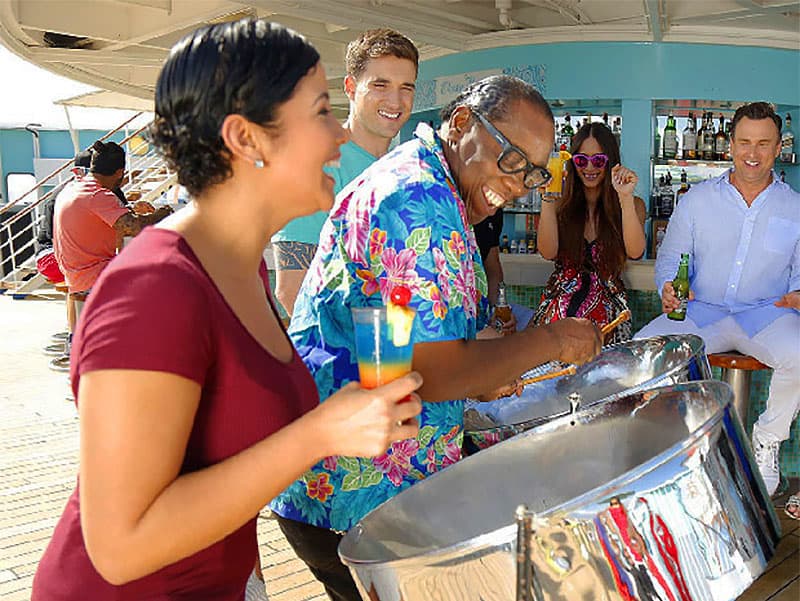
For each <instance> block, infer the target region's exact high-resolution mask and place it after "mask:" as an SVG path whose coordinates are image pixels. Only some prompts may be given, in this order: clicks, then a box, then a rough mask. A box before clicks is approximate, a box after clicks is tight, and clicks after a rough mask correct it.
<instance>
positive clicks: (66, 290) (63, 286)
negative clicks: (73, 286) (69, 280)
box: [53, 282, 69, 294]
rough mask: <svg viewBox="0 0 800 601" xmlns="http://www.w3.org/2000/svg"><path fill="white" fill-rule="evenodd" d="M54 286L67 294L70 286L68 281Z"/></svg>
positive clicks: (57, 290)
mask: <svg viewBox="0 0 800 601" xmlns="http://www.w3.org/2000/svg"><path fill="white" fill-rule="evenodd" d="M53 288H55V289H56V292H61V293H62V294H67V293H68V292H69V286H67V284H66V282H58V283H56V284H53Z"/></svg>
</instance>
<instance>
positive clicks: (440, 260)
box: [433, 246, 447, 274]
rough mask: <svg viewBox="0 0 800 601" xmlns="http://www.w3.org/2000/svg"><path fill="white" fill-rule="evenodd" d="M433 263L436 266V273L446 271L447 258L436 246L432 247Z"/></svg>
mask: <svg viewBox="0 0 800 601" xmlns="http://www.w3.org/2000/svg"><path fill="white" fill-rule="evenodd" d="M433 264H434V265H435V266H436V271H437V272H438V273H440V274H441V273H447V258H446V257H445V256H444V252H442V249H441V248H439V247H438V246H434V247H433Z"/></svg>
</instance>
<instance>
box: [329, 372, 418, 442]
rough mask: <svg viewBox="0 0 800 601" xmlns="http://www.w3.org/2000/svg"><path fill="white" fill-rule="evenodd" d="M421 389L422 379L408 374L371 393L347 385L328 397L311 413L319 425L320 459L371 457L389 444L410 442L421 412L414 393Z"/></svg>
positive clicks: (354, 384) (416, 374) (356, 385)
mask: <svg viewBox="0 0 800 601" xmlns="http://www.w3.org/2000/svg"><path fill="white" fill-rule="evenodd" d="M421 385H422V376H420V375H419V373H417V372H411V373H409V374H407V375H405V376H403V377H402V378H398V379H397V380H395V381H393V382H391V383H389V384H385V385H384V386H379V387H378V388H374V389H372V390H366V389H364V388H361V387H360V386H359V385H358V383H357V382H351V383H350V384H347V385H346V386H344V387H343V388H342V389H340V390H339V391H337V392H336V393H334V394H332V395H331V396H330V397H328V399H327V400H326V401H325V402H324V403H322V404H321V405H320V406H319V407H317V408H316V409H314V411H315V412H316V411H318V412H319V418H320V423H321V424H322V428H320V434H321V440H320V444H321V445H322V450H323V451H324V454H323V456H324V457H327V456H329V455H346V456H350V457H374V456H376V455H380V454H381V453H383V452H385V451H386V449H388V448H389V445H390V444H391V443H393V442H398V441H400V440H406V439H407V438H414V437H415V436H416V435H417V433H418V432H419V424H418V422H417V420H416V419H415V418H416V416H417V415H419V413H420V411H422V401H421V400H420V398H419V395H417V394H416V393H414V391H415V390H416V389H417V388H419V387H420V386H421ZM406 397H409V398H408V400H406Z"/></svg>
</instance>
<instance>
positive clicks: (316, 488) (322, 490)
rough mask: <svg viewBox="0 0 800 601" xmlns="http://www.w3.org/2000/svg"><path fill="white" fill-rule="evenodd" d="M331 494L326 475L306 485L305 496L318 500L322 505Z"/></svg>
mask: <svg viewBox="0 0 800 601" xmlns="http://www.w3.org/2000/svg"><path fill="white" fill-rule="evenodd" d="M332 494H333V486H331V485H330V484H329V483H328V474H320V475H319V476H317V477H316V478H314V479H313V480H309V481H308V482H307V483H306V495H308V496H309V497H310V498H312V499H318V500H319V502H320V503H324V502H325V500H326V499H327V498H328V497H329V496H330V495H332Z"/></svg>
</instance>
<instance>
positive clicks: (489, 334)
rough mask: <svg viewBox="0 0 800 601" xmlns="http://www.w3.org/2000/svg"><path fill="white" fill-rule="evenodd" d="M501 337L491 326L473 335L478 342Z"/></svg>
mask: <svg viewBox="0 0 800 601" xmlns="http://www.w3.org/2000/svg"><path fill="white" fill-rule="evenodd" d="M502 337H503V335H502V334H501V333H500V332H498V331H497V330H495V329H494V327H493V326H491V325H488V326H486V327H485V328H483V329H482V330H481V331H480V332H478V333H477V334H476V335H475V338H477V339H478V340H491V339H492V338H502Z"/></svg>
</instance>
